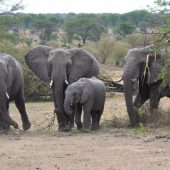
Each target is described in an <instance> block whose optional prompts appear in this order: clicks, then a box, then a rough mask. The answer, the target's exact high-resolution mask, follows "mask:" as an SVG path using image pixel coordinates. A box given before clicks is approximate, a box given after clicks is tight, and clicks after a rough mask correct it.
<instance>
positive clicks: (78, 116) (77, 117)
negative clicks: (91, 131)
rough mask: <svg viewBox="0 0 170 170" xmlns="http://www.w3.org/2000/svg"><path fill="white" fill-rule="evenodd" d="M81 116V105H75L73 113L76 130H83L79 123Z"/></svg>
mask: <svg viewBox="0 0 170 170" xmlns="http://www.w3.org/2000/svg"><path fill="white" fill-rule="evenodd" d="M81 114H82V105H81V104H77V107H76V112H75V123H76V125H77V129H82V128H83V124H82V122H81Z"/></svg>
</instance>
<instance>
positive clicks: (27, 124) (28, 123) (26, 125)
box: [23, 121, 31, 130]
mask: <svg viewBox="0 0 170 170" xmlns="http://www.w3.org/2000/svg"><path fill="white" fill-rule="evenodd" d="M30 127H31V123H30V122H29V121H27V122H24V123H23V129H24V130H28V129H29V128H30Z"/></svg>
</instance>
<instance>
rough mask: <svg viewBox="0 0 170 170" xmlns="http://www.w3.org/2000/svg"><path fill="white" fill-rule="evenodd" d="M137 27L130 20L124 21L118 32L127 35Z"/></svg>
mask: <svg viewBox="0 0 170 170" xmlns="http://www.w3.org/2000/svg"><path fill="white" fill-rule="evenodd" d="M134 29H135V26H134V25H133V24H132V23H131V22H129V21H126V22H122V23H120V25H119V26H118V32H119V34H121V35H122V36H124V37H125V36H126V35H127V34H131V33H132V32H133V31H134Z"/></svg>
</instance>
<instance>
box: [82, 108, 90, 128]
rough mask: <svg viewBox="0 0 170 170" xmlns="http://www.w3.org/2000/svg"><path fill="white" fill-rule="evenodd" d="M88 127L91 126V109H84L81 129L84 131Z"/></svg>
mask: <svg viewBox="0 0 170 170" xmlns="http://www.w3.org/2000/svg"><path fill="white" fill-rule="evenodd" d="M90 126H91V109H89V108H87V107H85V108H84V116H83V127H84V128H85V129H90Z"/></svg>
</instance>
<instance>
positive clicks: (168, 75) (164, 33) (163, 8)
mask: <svg viewBox="0 0 170 170" xmlns="http://www.w3.org/2000/svg"><path fill="white" fill-rule="evenodd" d="M155 4H156V5H157V8H153V9H156V11H157V12H159V13H161V16H162V24H161V25H159V26H158V31H159V32H158V34H159V35H160V38H159V40H157V41H156V42H155V46H156V50H159V48H162V47H165V48H166V51H167V58H166V62H165V63H166V64H165V66H164V68H163V69H162V72H161V74H160V76H161V78H162V79H163V84H164V85H168V86H170V53H169V52H168V51H169V49H170V48H169V45H170V1H169V0H156V1H155Z"/></svg>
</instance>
